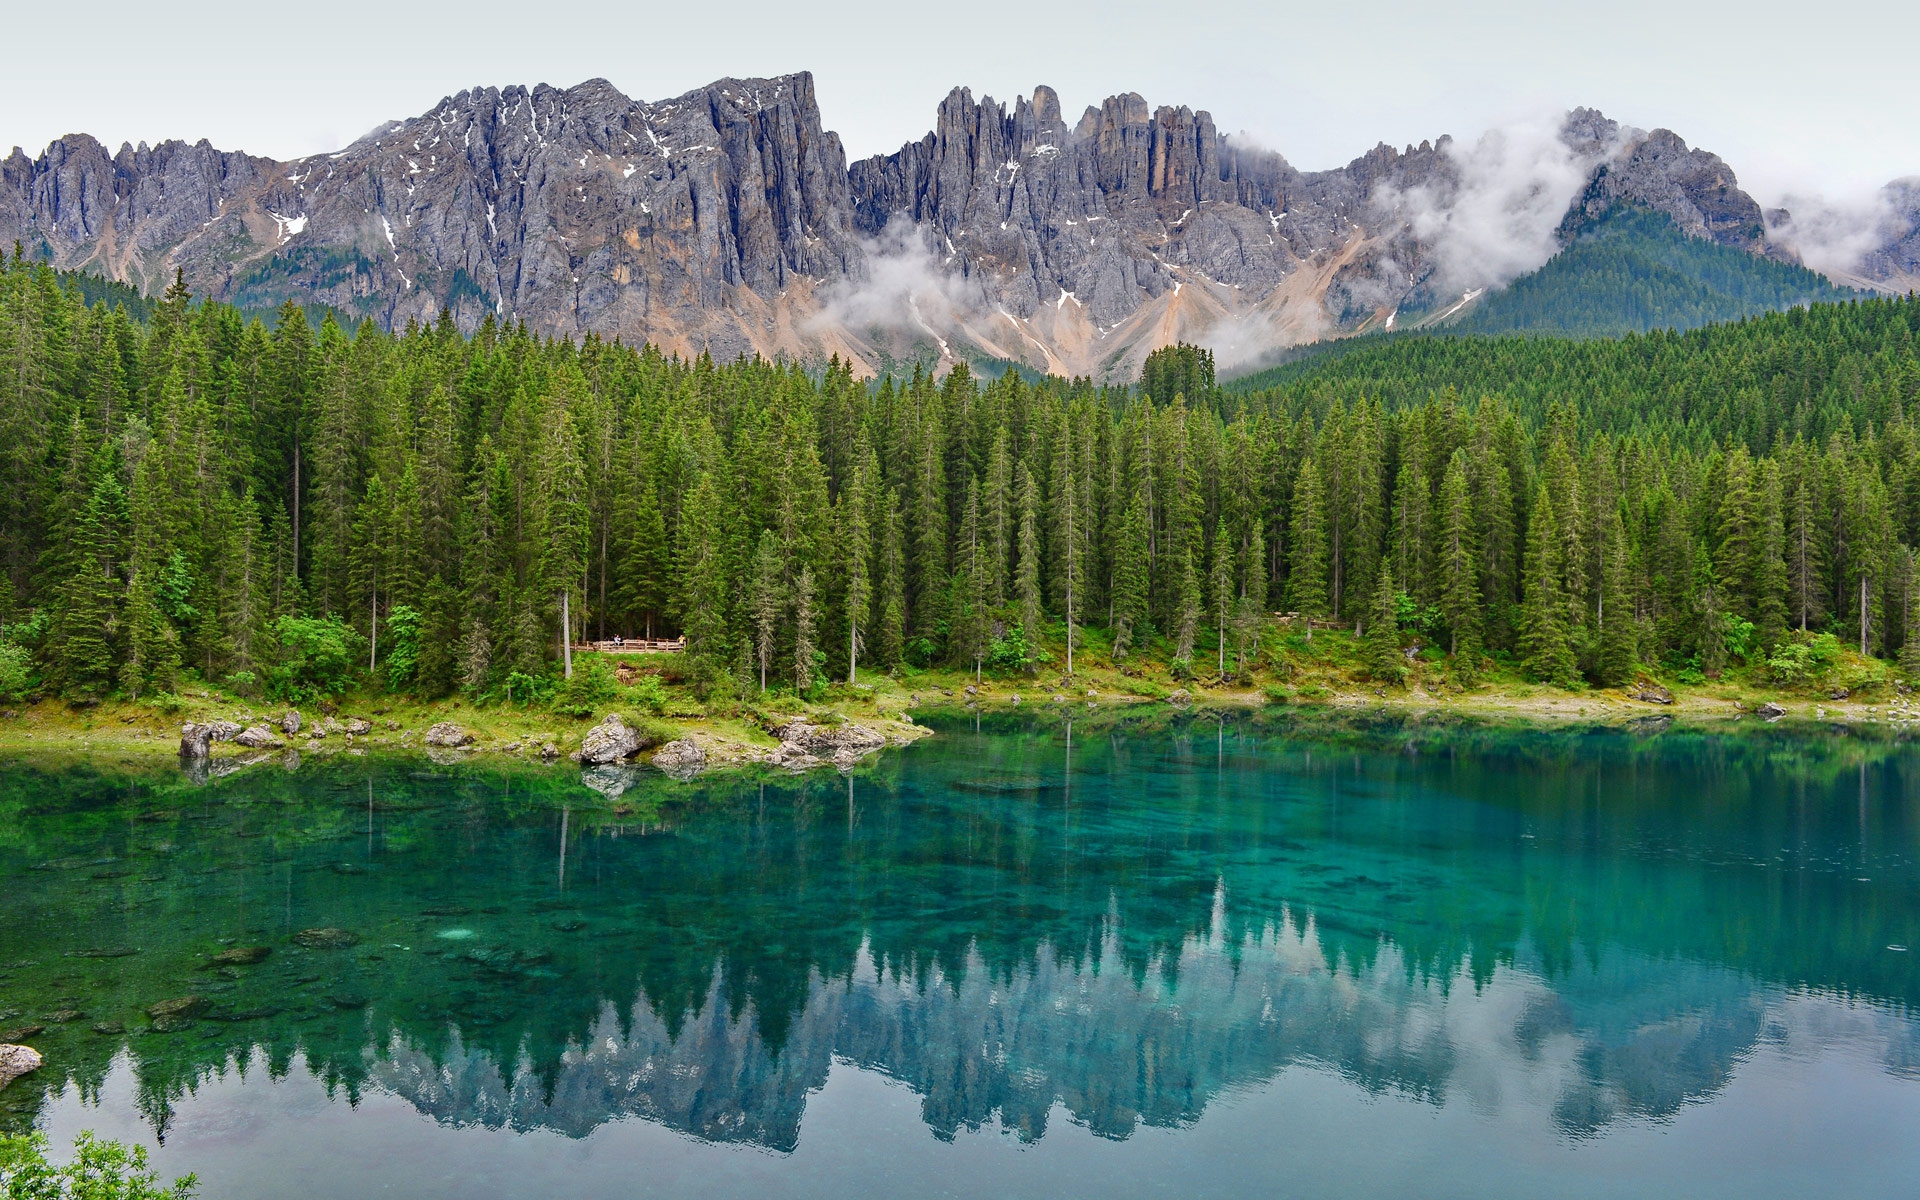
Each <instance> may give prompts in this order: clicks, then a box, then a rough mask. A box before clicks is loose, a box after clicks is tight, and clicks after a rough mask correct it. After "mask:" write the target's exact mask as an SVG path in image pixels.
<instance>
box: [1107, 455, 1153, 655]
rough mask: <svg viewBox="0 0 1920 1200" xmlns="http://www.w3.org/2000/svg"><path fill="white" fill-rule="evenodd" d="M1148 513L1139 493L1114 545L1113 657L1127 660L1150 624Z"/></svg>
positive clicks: (1129, 508)
mask: <svg viewBox="0 0 1920 1200" xmlns="http://www.w3.org/2000/svg"><path fill="white" fill-rule="evenodd" d="M1147 553H1148V550H1147V516H1146V510H1145V508H1144V507H1143V506H1142V505H1141V502H1140V497H1139V495H1138V494H1137V493H1136V494H1135V495H1134V497H1133V498H1132V499H1131V500H1129V501H1128V503H1127V508H1126V512H1125V513H1123V514H1122V515H1121V518H1120V537H1119V542H1118V544H1117V545H1116V546H1115V547H1114V572H1113V660H1114V662H1116V663H1119V662H1125V661H1126V658H1127V655H1128V653H1129V652H1130V651H1131V650H1132V649H1133V646H1134V640H1135V637H1136V636H1137V635H1138V636H1142V637H1144V634H1145V632H1146V626H1147V623H1148V622H1147Z"/></svg>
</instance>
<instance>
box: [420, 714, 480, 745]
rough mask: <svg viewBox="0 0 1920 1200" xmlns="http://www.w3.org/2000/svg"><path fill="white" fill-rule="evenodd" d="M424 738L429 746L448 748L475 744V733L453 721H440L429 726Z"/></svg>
mask: <svg viewBox="0 0 1920 1200" xmlns="http://www.w3.org/2000/svg"><path fill="white" fill-rule="evenodd" d="M424 740H425V741H426V743H427V745H429V746H444V747H446V748H447V749H458V748H459V747H461V746H471V745H473V735H472V734H470V733H468V732H467V731H466V730H464V729H462V728H460V727H459V726H458V725H455V724H454V723H453V722H452V721H440V722H437V723H435V724H433V725H430V726H428V728H427V736H426V738H425V739H424Z"/></svg>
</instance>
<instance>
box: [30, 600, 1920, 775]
mask: <svg viewBox="0 0 1920 1200" xmlns="http://www.w3.org/2000/svg"><path fill="white" fill-rule="evenodd" d="M1106 649H1107V647H1106V646H1105V645H1104V644H1103V640H1102V635H1101V634H1100V632H1099V631H1097V630H1089V631H1085V641H1084V643H1083V644H1082V645H1081V646H1080V647H1079V648H1078V649H1077V650H1076V653H1075V661H1074V671H1073V673H1072V674H1071V675H1068V674H1067V673H1066V672H1065V670H1064V666H1065V659H1066V656H1065V647H1064V645H1063V644H1057V642H1056V644H1053V645H1050V646H1049V647H1048V660H1047V661H1046V662H1044V663H1042V664H1041V665H1040V667H1039V668H1038V669H1037V670H1034V671H1019V672H1007V673H998V674H996V673H991V672H982V673H981V674H980V675H979V676H978V677H976V676H975V674H974V673H972V672H969V671H963V670H958V669H953V668H932V669H925V670H921V669H915V668H911V667H908V668H902V669H901V670H899V671H898V672H896V673H893V674H884V673H880V672H867V671H863V672H861V674H860V677H859V681H858V682H857V683H856V684H852V685H849V684H847V683H845V682H844V681H843V682H838V683H834V684H831V685H829V686H827V687H826V688H824V689H823V690H820V691H818V692H816V693H815V694H813V695H811V696H809V697H806V698H802V697H798V696H795V695H793V694H792V693H791V692H788V691H782V690H779V689H775V690H772V691H769V692H766V693H761V692H759V691H758V690H757V689H750V690H749V691H748V692H747V693H746V694H744V695H734V696H724V695H716V694H714V693H712V692H708V693H707V694H706V695H705V696H704V697H703V696H702V695H700V694H697V692H696V689H694V688H693V687H692V686H691V685H690V684H689V683H688V682H686V681H685V680H684V679H681V678H679V675H678V671H679V669H680V667H681V664H679V663H678V662H677V661H676V656H670V655H662V656H642V657H628V658H618V659H614V658H608V659H604V660H602V659H601V658H600V656H595V655H584V654H583V655H581V656H580V657H579V658H578V659H577V660H576V668H577V669H578V670H581V671H594V670H599V671H601V673H602V674H603V675H604V676H606V677H609V678H610V679H611V686H610V687H609V688H608V689H606V690H605V691H604V694H603V695H601V696H600V697H598V698H597V701H596V703H595V704H594V705H593V706H592V709H591V715H584V716H582V715H562V714H561V713H560V712H556V711H555V710H554V708H553V707H552V706H551V704H549V703H547V702H539V701H536V702H527V703H485V704H477V703H474V702H472V701H469V700H466V699H463V698H449V699H444V700H436V701H421V700H418V699H414V698H412V697H408V696H404V695H388V694H385V693H381V692H376V691H371V690H369V691H362V692H357V693H350V694H347V695H344V696H341V697H337V698H335V699H333V700H332V701H330V702H329V703H326V704H324V705H316V704H309V705H303V706H299V708H300V712H301V714H302V722H303V725H302V729H301V731H300V732H299V733H298V734H295V735H292V736H285V735H282V740H283V741H284V742H285V743H286V744H287V746H288V747H289V748H291V749H296V750H299V751H300V752H302V753H303V754H308V753H311V754H341V753H354V752H362V753H364V752H366V751H369V750H380V751H387V752H392V751H407V750H424V749H425V748H426V747H425V744H424V735H425V733H426V731H427V729H428V728H429V727H430V726H432V725H434V724H436V723H439V722H443V721H445V722H452V723H454V724H456V725H459V726H460V727H461V728H463V729H465V730H466V731H468V732H469V733H471V734H472V735H473V737H474V743H473V745H472V747H471V748H470V749H468V750H466V751H463V752H462V753H464V754H469V755H480V756H507V757H513V758H520V759H528V760H534V761H538V760H539V759H541V758H543V757H545V758H553V757H560V756H565V755H568V754H571V753H572V752H573V751H574V750H576V749H578V747H579V745H580V739H581V736H582V735H583V734H584V733H585V732H586V731H587V730H588V729H589V728H590V727H591V726H592V725H593V724H594V723H595V721H597V720H598V719H599V718H600V717H602V716H604V715H605V714H606V713H608V712H619V713H621V714H622V716H624V717H625V718H626V719H627V720H628V721H629V722H631V723H633V724H636V725H638V726H640V727H641V728H643V729H644V730H645V731H646V732H647V733H648V735H649V737H650V738H651V740H653V741H655V742H665V741H668V740H672V739H675V738H687V739H690V740H692V741H694V742H696V743H698V744H699V745H700V746H701V748H702V749H703V750H704V751H705V752H706V754H707V758H708V762H709V764H710V765H711V766H716V767H724V766H727V765H730V764H735V763H743V762H749V761H754V760H756V759H757V758H759V757H760V756H762V755H764V754H765V753H766V752H768V751H771V750H773V749H774V748H775V747H776V746H777V744H778V743H777V741H776V739H775V737H774V736H773V734H772V733H771V732H770V730H772V729H774V728H776V727H777V726H779V725H780V724H783V723H784V722H786V721H788V720H792V719H795V718H801V719H805V720H809V721H814V722H819V723H838V722H842V721H852V722H857V723H859V724H862V725H867V726H869V727H872V728H875V729H877V730H879V731H880V732H882V733H884V734H886V735H887V736H888V737H889V738H890V739H892V740H894V741H895V742H902V743H903V742H907V741H911V740H913V739H915V738H917V737H920V736H923V735H924V734H925V733H926V730H925V729H923V728H922V727H920V726H918V725H916V724H915V723H914V721H913V714H914V713H915V712H922V713H925V712H931V711H935V710H939V709H950V708H962V707H965V706H968V705H978V706H979V707H981V708H1013V707H1016V706H1033V705H1044V706H1062V705H1070V706H1074V707H1076V708H1086V707H1088V706H1092V707H1094V708H1108V709H1110V708H1113V707H1116V706H1124V705H1134V704H1142V703H1153V702H1168V701H1171V702H1173V703H1176V704H1185V705H1192V706H1196V707H1208V706H1214V707H1256V706H1264V705H1275V704H1277V705H1287V706H1295V707H1299V708H1301V709H1303V710H1322V711H1326V712H1328V713H1330V714H1332V713H1338V712H1340V711H1342V710H1381V709H1385V710H1388V711H1404V712H1407V713H1409V714H1412V713H1434V712H1447V713H1455V714H1459V715H1462V716H1477V717H1480V718H1482V719H1487V720H1498V721H1532V722H1589V723H1591V722H1607V721H1623V720H1631V719H1635V718H1639V717H1644V716H1647V715H1649V714H1668V715H1672V716H1675V717H1680V718H1685V719H1688V720H1696V721H1698V720H1704V721H1715V720H1732V719H1738V718H1741V717H1743V716H1747V715H1749V714H1752V713H1754V712H1755V711H1756V710H1758V709H1759V708H1760V706H1762V705H1763V704H1768V703H1773V704H1778V705H1780V706H1781V707H1783V708H1785V709H1786V711H1787V714H1788V715H1789V716H1791V717H1797V718H1803V719H1811V720H1818V721H1827V722H1841V723H1853V724H1877V725H1884V726H1888V727H1891V728H1894V729H1900V728H1904V727H1906V726H1908V725H1909V724H1911V723H1913V722H1916V721H1920V705H1914V704H1910V703H1909V697H1908V694H1907V688H1906V683H1905V681H1904V679H1902V678H1901V677H1900V675H1899V672H1898V670H1897V669H1896V668H1893V667H1891V666H1889V665H1888V664H1884V663H1880V662H1877V661H1876V660H1871V659H1863V658H1860V657H1859V656H1857V655H1854V654H1852V653H1851V652H1847V651H1845V650H1840V651H1838V652H1836V653H1834V654H1833V655H1832V657H1831V660H1830V661H1829V662H1827V663H1825V664H1822V666H1821V668H1820V670H1819V671H1818V672H1815V673H1810V674H1808V675H1807V676H1806V677H1805V678H1803V679H1800V680H1799V681H1797V682H1796V683H1794V684H1791V685H1789V684H1786V683H1782V682H1780V681H1778V680H1777V679H1776V678H1774V676H1773V674H1772V673H1770V672H1769V671H1768V670H1767V668H1766V667H1764V666H1755V667H1743V668H1734V669H1729V670H1727V671H1725V672H1723V673H1722V675H1721V677H1720V678H1718V679H1714V680H1700V679H1694V680H1693V681H1691V682H1689V681H1688V680H1687V679H1686V678H1685V677H1684V674H1682V675H1671V674H1658V673H1646V674H1643V675H1641V676H1638V677H1637V678H1636V681H1635V683H1634V684H1633V685H1631V686H1629V687H1624V688H1584V689H1576V690H1568V689H1563V688H1559V687H1553V686H1548V685H1544V684H1538V683H1530V682H1528V681H1526V680H1525V679H1524V678H1522V677H1521V676H1520V675H1519V674H1518V672H1517V671H1515V670H1513V669H1512V668H1511V667H1509V666H1507V665H1505V664H1502V663H1498V662H1494V663H1491V664H1490V669H1489V670H1488V671H1487V672H1486V673H1485V676H1484V677H1483V678H1481V679H1479V680H1476V681H1474V682H1473V683H1472V684H1471V685H1469V686H1462V685H1461V684H1460V682H1459V681H1458V680H1457V678H1456V677H1454V676H1453V675H1452V674H1451V672H1450V671H1449V670H1448V668H1447V664H1446V663H1445V661H1444V660H1442V659H1440V658H1439V656H1437V655H1433V654H1431V653H1429V654H1428V655H1425V656H1422V655H1419V654H1416V655H1414V656H1412V657H1411V658H1410V659H1409V661H1408V663H1407V677H1406V679H1405V680H1404V681H1402V682H1399V683H1396V684H1392V685H1385V684H1382V683H1379V682H1377V681H1374V680H1372V679H1370V678H1369V677H1368V675H1367V672H1366V671H1365V669H1364V668H1363V667H1362V666H1361V660H1360V647H1359V644H1358V643H1357V641H1356V640H1355V639H1354V638H1353V637H1352V636H1351V635H1350V634H1349V633H1348V632H1346V631H1344V630H1321V631H1316V632H1315V634H1314V635H1313V637H1312V638H1311V639H1309V638H1306V637H1304V636H1302V635H1301V634H1299V633H1280V632H1276V633H1274V634H1273V635H1271V636H1269V637H1268V638H1267V640H1266V641H1265V643H1264V644H1263V645H1262V647H1261V657H1260V661H1259V663H1258V664H1257V665H1256V666H1254V667H1253V669H1252V670H1250V671H1248V672H1246V673H1244V674H1239V675H1236V676H1234V677H1233V678H1230V679H1225V680H1223V679H1220V678H1219V672H1218V662H1219V659H1218V657H1217V652H1216V656H1215V658H1214V659H1213V661H1212V662H1206V661H1204V660H1203V661H1201V662H1200V663H1198V664H1197V666H1198V668H1199V669H1200V670H1201V671H1202V672H1204V675H1206V676H1211V677H1212V678H1210V679H1209V678H1198V679H1181V678H1176V677H1175V675H1174V673H1173V672H1172V671H1171V670H1170V668H1169V666H1168V663H1167V661H1166V660H1165V658H1164V657H1161V656H1154V655H1152V654H1151V653H1149V654H1143V655H1139V656H1135V657H1134V658H1132V659H1130V660H1129V661H1126V662H1120V663H1116V662H1114V661H1113V660H1112V659H1111V657H1110V656H1109V655H1108V654H1107V653H1106ZM1231 663H1232V659H1231V648H1229V664H1230V665H1231ZM616 672H617V675H616ZM649 675H650V676H653V679H651V680H648V679H646V678H645V677H646V676H649ZM637 684H644V685H645V686H635V685H637ZM1646 684H1653V685H1656V686H1657V687H1658V688H1661V689H1664V690H1665V691H1666V692H1669V693H1670V694H1671V697H1672V702H1671V703H1670V704H1660V703H1654V702H1650V701H1648V700H1646V699H1640V698H1636V697H1637V695H1638V694H1639V693H1643V692H1645V691H1646V690H1647V689H1646V687H1645V685H1646ZM1842 688H1844V689H1845V691H1846V693H1847V694H1846V695H1845V696H1844V697H1843V698H1835V697H1836V693H1838V692H1840V691H1841V690H1842ZM576 707H577V706H576ZM288 708H289V706H288V705H286V704H279V703H269V702H267V701H265V700H261V699H257V698H256V699H249V698H247V697H244V696H238V695H233V694H230V693H226V692H223V691H220V690H219V689H217V688H213V687H209V686H204V685H198V684H189V685H187V686H184V687H183V688H181V690H180V691H179V692H177V693H174V694H170V695H166V696H161V697H156V698H147V699H142V700H138V701H130V700H109V701H107V702H104V703H101V704H98V705H93V706H88V707H80V708H76V707H72V706H69V705H67V704H65V703H63V702H61V701H59V700H57V699H41V700H39V701H37V702H34V703H31V704H18V705H15V706H14V707H12V708H9V709H6V710H4V711H3V712H0V753H9V754H20V753H27V752H31V753H33V754H34V755H35V756H36V757H48V756H56V757H75V758H87V759H100V758H124V759H129V760H133V759H153V758H159V757H163V756H164V757H169V758H170V757H172V756H174V755H175V754H177V753H178V749H179V739H180V727H181V725H182V724H183V723H184V722H187V721H211V720H228V721H235V722H238V723H240V724H242V725H251V724H254V723H256V722H267V723H269V724H274V725H276V726H277V724H278V722H279V720H280V718H281V716H282V715H283V714H284V713H285V712H286V711H287V709H288ZM355 719H358V720H363V721H366V722H368V723H370V724H371V725H372V729H371V731H370V732H366V733H362V734H359V735H357V736H356V735H353V734H349V733H347V732H346V728H347V725H348V723H349V722H350V721H352V720H355ZM219 749H220V752H221V753H233V752H234V748H233V747H230V746H222V747H220V748H219Z"/></svg>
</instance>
